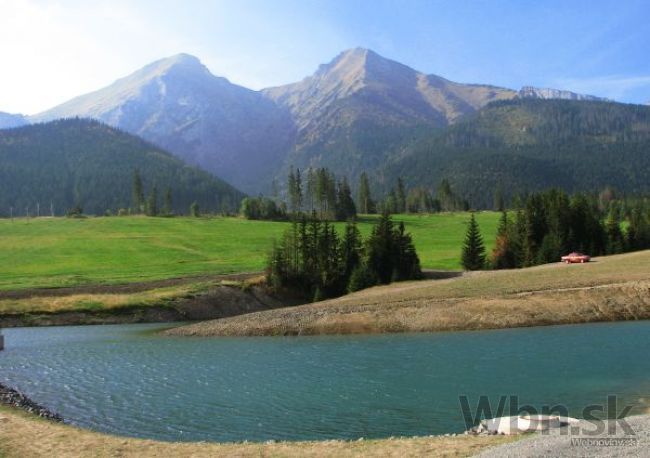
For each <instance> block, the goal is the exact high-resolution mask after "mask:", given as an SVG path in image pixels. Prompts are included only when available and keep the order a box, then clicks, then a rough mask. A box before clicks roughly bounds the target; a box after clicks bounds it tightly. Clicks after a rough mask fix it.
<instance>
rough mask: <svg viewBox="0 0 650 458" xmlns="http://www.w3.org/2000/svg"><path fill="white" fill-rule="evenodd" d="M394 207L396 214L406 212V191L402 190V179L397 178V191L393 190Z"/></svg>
mask: <svg viewBox="0 0 650 458" xmlns="http://www.w3.org/2000/svg"><path fill="white" fill-rule="evenodd" d="M395 207H396V208H395V210H396V212H397V213H404V212H405V211H406V190H405V189H404V181H402V177H398V178H397V189H396V190H395Z"/></svg>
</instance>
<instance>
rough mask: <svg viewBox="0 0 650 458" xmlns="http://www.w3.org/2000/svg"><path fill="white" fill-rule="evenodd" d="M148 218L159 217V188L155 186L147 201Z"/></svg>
mask: <svg viewBox="0 0 650 458" xmlns="http://www.w3.org/2000/svg"><path fill="white" fill-rule="evenodd" d="M147 216H158V188H157V187H156V185H153V188H151V193H150V194H149V198H148V199H147Z"/></svg>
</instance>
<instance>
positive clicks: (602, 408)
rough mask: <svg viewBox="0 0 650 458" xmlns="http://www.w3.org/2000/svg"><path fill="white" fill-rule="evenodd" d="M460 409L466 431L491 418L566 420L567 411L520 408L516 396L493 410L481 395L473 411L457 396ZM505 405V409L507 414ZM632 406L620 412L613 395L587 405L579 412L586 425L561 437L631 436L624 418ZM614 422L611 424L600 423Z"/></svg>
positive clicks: (571, 428) (501, 399)
mask: <svg viewBox="0 0 650 458" xmlns="http://www.w3.org/2000/svg"><path fill="white" fill-rule="evenodd" d="M458 400H459V402H460V408H461V411H462V413H463V419H464V420H465V427H466V429H470V428H472V427H473V426H476V425H478V424H479V423H480V422H481V420H487V419H490V418H499V417H505V416H511V417H514V416H522V415H531V416H533V415H540V414H541V415H556V416H559V417H569V409H568V407H567V406H565V405H563V404H556V405H553V406H548V405H544V406H542V407H541V410H538V409H537V408H535V407H534V406H532V405H529V404H524V405H522V406H520V405H519V397H518V396H512V395H511V396H501V397H499V402H498V404H497V405H496V409H493V407H494V405H493V404H492V403H491V402H490V399H489V398H488V396H480V397H479V400H478V404H477V405H476V408H475V409H474V410H472V407H471V405H470V402H469V398H468V397H467V396H466V395H461V396H459V397H458ZM506 404H507V405H508V410H507V411H506ZM632 407H633V406H630V405H625V406H623V409H622V410H621V411H620V412H619V408H618V399H617V397H616V396H615V395H608V396H607V402H606V403H605V404H590V405H588V406H586V407H585V408H583V409H582V415H581V418H583V419H584V420H586V422H581V423H580V425H572V426H569V427H568V428H564V429H562V430H561V431H560V434H571V435H577V434H584V435H585V436H598V435H602V434H603V433H605V432H607V434H609V435H614V434H616V433H617V429H618V428H621V431H622V432H623V433H624V434H625V435H630V436H634V431H633V430H632V428H631V427H630V425H629V424H628V423H627V421H625V419H624V417H625V416H627V415H628V414H629V412H630V410H631V409H632ZM602 420H614V421H602ZM548 433H549V431H548V430H546V431H542V434H548Z"/></svg>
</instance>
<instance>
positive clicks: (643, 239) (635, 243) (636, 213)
mask: <svg viewBox="0 0 650 458" xmlns="http://www.w3.org/2000/svg"><path fill="white" fill-rule="evenodd" d="M627 246H628V248H629V249H630V250H645V249H647V248H650V211H648V212H647V214H646V213H644V211H643V204H642V203H641V201H639V202H637V203H636V205H635V206H634V208H633V209H632V212H631V214H630V225H629V227H628V229H627Z"/></svg>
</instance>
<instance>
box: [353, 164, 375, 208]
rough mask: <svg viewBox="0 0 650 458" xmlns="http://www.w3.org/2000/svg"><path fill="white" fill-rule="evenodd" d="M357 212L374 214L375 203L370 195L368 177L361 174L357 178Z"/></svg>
mask: <svg viewBox="0 0 650 458" xmlns="http://www.w3.org/2000/svg"><path fill="white" fill-rule="evenodd" d="M357 204H358V207H359V212H360V213H363V214H369V213H375V203H374V202H373V200H372V196H371V195H370V185H369V183H368V175H366V172H363V173H362V174H361V176H360V177H359V192H358V196H357Z"/></svg>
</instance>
